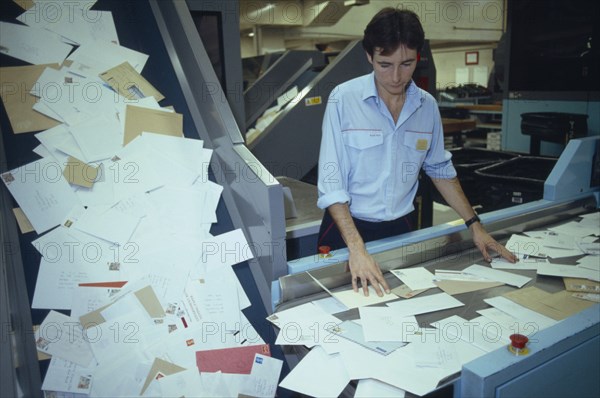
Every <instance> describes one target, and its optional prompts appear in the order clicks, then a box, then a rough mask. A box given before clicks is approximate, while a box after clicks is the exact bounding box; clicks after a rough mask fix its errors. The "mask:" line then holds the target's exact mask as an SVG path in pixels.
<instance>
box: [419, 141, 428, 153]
mask: <svg viewBox="0 0 600 398" xmlns="http://www.w3.org/2000/svg"><path fill="white" fill-rule="evenodd" d="M426 149H427V140H426V139H423V138H419V139H418V140H417V150H418V151H424V150H426Z"/></svg>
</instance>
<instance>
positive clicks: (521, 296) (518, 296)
mask: <svg viewBox="0 0 600 398" xmlns="http://www.w3.org/2000/svg"><path fill="white" fill-rule="evenodd" d="M503 296H504V297H506V298H508V299H510V300H512V301H514V302H515V303H517V304H520V305H522V306H524V307H527V308H529V309H530V310H533V311H535V312H539V313H540V314H542V315H545V316H547V317H550V318H552V319H555V320H557V321H560V320H562V319H565V318H568V317H569V316H571V315H573V314H576V313H577V312H579V311H581V310H584V309H586V308H587V307H591V306H592V305H594V304H595V303H593V302H591V301H587V300H581V299H578V298H575V297H573V296H571V293H570V292H567V291H565V290H562V291H560V292H558V293H548V292H546V291H545V290H542V289H539V288H537V287H534V286H531V287H527V288H524V289H519V290H514V291H512V292H508V293H505V294H504V295H503Z"/></svg>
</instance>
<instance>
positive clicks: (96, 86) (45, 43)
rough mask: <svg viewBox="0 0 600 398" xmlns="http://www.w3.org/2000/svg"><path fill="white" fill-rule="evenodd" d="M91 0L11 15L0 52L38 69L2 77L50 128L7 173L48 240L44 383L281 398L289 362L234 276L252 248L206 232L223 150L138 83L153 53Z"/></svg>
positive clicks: (21, 116) (24, 122) (20, 121)
mask: <svg viewBox="0 0 600 398" xmlns="http://www.w3.org/2000/svg"><path fill="white" fill-rule="evenodd" d="M94 3H95V1H85V2H67V1H65V2H61V1H53V2H44V1H41V2H34V3H33V4H32V5H33V7H32V8H30V9H29V10H28V11H26V12H25V13H24V14H23V15H21V16H20V17H19V18H18V19H19V21H20V22H22V23H23V24H24V25H23V24H18V23H14V24H13V23H7V22H0V30H1V35H0V46H1V50H2V52H3V53H5V54H8V55H10V56H13V57H15V58H19V59H21V60H23V61H25V62H27V63H31V64H33V65H30V66H19V67H5V68H2V69H1V75H2V79H3V84H2V88H3V89H2V92H1V93H0V94H1V95H2V100H3V102H4V104H5V107H6V109H7V113H8V116H9V120H10V122H11V125H12V127H13V130H14V133H24V132H30V131H40V132H38V133H36V134H35V137H36V138H37V139H38V140H39V146H37V147H36V148H35V149H34V151H35V153H37V154H38V155H39V156H40V158H39V159H38V160H36V161H34V162H31V163H28V164H24V165H22V166H20V167H18V168H15V169H13V170H9V171H7V172H5V173H3V174H2V175H1V178H2V181H3V183H4V185H5V186H6V187H7V188H8V190H9V191H10V193H11V194H12V196H13V197H14V199H15V200H16V202H17V203H18V205H19V208H18V209H15V215H16V216H17V218H18V221H19V224H20V226H21V229H22V231H23V232H25V231H27V230H28V229H27V228H29V230H31V231H35V232H36V233H37V234H38V235H39V237H38V238H37V239H35V240H34V241H33V245H34V247H35V249H36V250H37V251H39V253H40V255H41V262H40V266H39V273H38V277H37V283H36V286H35V292H34V294H33V302H32V308H34V309H43V310H50V311H49V313H48V315H47V317H46V318H45V319H44V321H43V322H42V324H41V325H37V326H38V327H37V328H36V332H35V342H36V345H37V348H38V351H39V353H40V355H42V356H43V355H50V356H51V359H50V364H49V367H48V369H47V372H46V374H45V377H44V380H43V385H42V389H43V390H44V391H46V392H50V391H51V392H52V394H53V395H52V396H55V397H58V396H71V395H72V394H74V393H76V394H82V395H81V396H103V397H104V396H106V397H108V396H110V397H116V396H128V397H129V396H237V395H238V394H239V393H242V394H246V395H249V396H261V397H262V396H265V397H271V396H274V395H275V389H276V387H277V383H278V381H279V376H280V372H281V366H282V362H281V361H280V360H278V359H275V358H272V357H271V352H270V348H269V345H268V344H265V342H264V341H263V340H262V338H261V337H260V336H259V335H258V333H257V332H256V330H255V329H254V328H253V326H252V325H251V324H250V323H249V321H248V320H247V318H246V317H245V316H244V314H243V313H242V310H243V309H245V308H248V307H250V305H251V303H250V301H249V299H248V297H247V295H246V293H245V292H244V289H243V287H242V285H241V283H240V282H239V280H238V278H237V276H236V274H235V272H234V270H233V269H232V266H233V265H235V264H238V263H240V262H243V261H246V260H248V259H250V258H252V257H253V253H252V250H251V248H250V246H249V245H248V242H247V241H246V238H245V236H244V234H243V232H242V230H239V229H238V230H234V231H231V232H227V233H223V234H221V235H218V236H212V235H211V233H210V228H211V225H212V224H213V223H216V222H217V221H218V220H217V213H216V209H217V204H218V202H219V200H220V196H221V192H222V187H221V186H220V185H218V184H216V183H214V182H212V181H211V180H210V179H209V174H208V173H209V165H210V160H211V155H212V150H210V149H207V148H204V146H203V142H202V141H201V140H195V139H188V138H184V134H183V116H182V114H179V113H177V112H175V110H174V109H170V108H168V107H164V106H161V105H159V101H161V100H163V99H164V96H163V95H162V94H161V93H160V92H159V91H158V90H157V89H156V88H155V87H154V86H153V85H152V84H150V83H149V82H148V81H147V80H146V79H145V78H144V77H143V76H142V75H141V72H142V70H143V68H144V65H145V64H146V62H147V61H148V56H147V55H145V54H142V53H139V52H137V51H134V50H131V49H128V48H125V47H123V46H120V45H119V44H118V36H117V34H116V32H117V31H116V28H115V26H114V22H113V18H112V14H111V12H110V11H99V10H95V9H94V10H90V7H92V6H93V5H94ZM100 4H102V2H100V3H99V5H100ZM61 6H62V9H61V8H60V7H61ZM56 7H59V11H60V12H59V14H58V15H55V18H49V17H48V18H36V16H39V15H40V14H41V15H45V16H48V13H49V12H52V10H55V11H56ZM60 15H64V16H67V15H71V18H70V19H69V20H62V19H61V18H60ZM89 15H93V16H94V18H93V20H90V19H89ZM86 16H87V17H86ZM49 21H51V22H49ZM24 99H25V100H24ZM67 314H68V315H67ZM78 396H79V395H78Z"/></svg>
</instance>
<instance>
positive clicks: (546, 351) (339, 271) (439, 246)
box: [271, 136, 600, 397]
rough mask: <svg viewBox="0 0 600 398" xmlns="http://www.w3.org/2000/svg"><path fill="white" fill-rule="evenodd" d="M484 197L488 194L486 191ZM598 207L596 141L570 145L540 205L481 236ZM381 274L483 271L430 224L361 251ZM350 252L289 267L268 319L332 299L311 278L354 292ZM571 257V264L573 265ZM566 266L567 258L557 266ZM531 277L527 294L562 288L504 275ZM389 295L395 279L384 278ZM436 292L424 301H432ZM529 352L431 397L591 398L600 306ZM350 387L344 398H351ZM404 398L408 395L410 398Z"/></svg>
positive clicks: (454, 229)
mask: <svg viewBox="0 0 600 398" xmlns="http://www.w3.org/2000/svg"><path fill="white" fill-rule="evenodd" d="M482 189H485V187H482ZM599 203H600V137H599V136H593V137H586V138H582V139H575V140H572V141H570V142H569V144H568V145H567V147H566V149H565V151H564V152H563V154H562V155H561V157H560V158H559V160H558V162H557V164H556V166H555V167H554V169H553V170H552V172H551V173H550V175H549V176H548V178H547V180H546V182H545V184H544V197H543V199H541V200H538V201H534V202H530V203H525V204H522V205H518V206H515V207H510V208H506V209H502V210H497V211H493V212H490V213H486V214H483V215H481V219H482V222H483V224H484V225H485V227H486V230H487V231H488V232H490V234H491V235H492V236H493V237H494V238H495V239H496V240H498V241H499V242H502V243H504V242H506V241H507V239H508V238H509V237H510V236H511V235H512V234H515V233H521V232H524V231H530V230H534V229H544V228H547V227H551V226H555V225H558V224H562V223H564V222H568V221H572V220H578V216H580V215H582V214H585V213H590V212H597V211H598V208H599ZM367 248H368V250H369V252H370V253H372V254H373V255H374V258H375V260H376V261H377V262H378V263H379V264H380V266H381V267H382V269H383V270H386V271H387V270H392V269H398V268H404V267H415V266H419V267H420V266H424V267H425V268H427V269H429V270H430V271H432V272H433V271H434V270H435V269H450V270H462V269H464V268H466V267H467V266H469V265H471V264H476V263H480V264H483V258H482V256H481V254H480V252H479V250H478V249H477V248H475V247H474V246H473V243H472V240H471V237H470V234H469V232H468V230H467V229H466V228H465V227H464V224H463V222H462V220H456V221H454V222H449V223H446V224H441V225H436V226H433V227H430V228H425V229H422V230H418V231H414V232H411V233H408V234H404V235H400V236H397V237H391V238H386V239H382V240H379V241H375V242H370V243H368V244H367ZM347 260H348V251H347V249H341V250H337V251H336V252H334V253H332V256H330V257H325V256H320V255H318V254H315V255H313V256H308V257H304V258H300V259H297V260H293V261H289V262H288V272H287V275H286V276H283V277H281V278H279V280H278V281H276V282H274V283H273V286H272V289H271V291H272V304H273V309H274V311H275V312H276V311H281V310H284V309H288V308H292V307H294V306H297V305H299V304H302V303H306V302H309V301H313V300H316V299H320V298H324V297H327V296H328V293H326V292H325V291H324V290H323V288H322V287H321V286H319V285H318V284H317V283H316V282H315V281H314V279H313V278H312V277H311V276H310V275H308V273H307V272H306V271H310V273H311V275H312V276H314V277H315V278H317V279H319V280H320V282H321V283H322V284H323V285H325V286H326V287H327V288H328V289H329V290H332V291H336V290H345V289H349V288H351V281H350V274H349V272H347V271H346V263H347ZM573 260H574V259H570V261H573ZM563 261H564V260H563ZM510 272H514V273H518V274H522V275H526V276H529V277H532V278H533V280H532V282H529V284H528V285H527V286H536V287H539V288H540V289H543V290H545V291H547V292H551V293H553V292H558V291H560V290H563V289H564V284H563V281H562V278H557V277H549V276H543V275H536V273H535V271H525V270H518V271H510ZM385 276H386V280H387V281H388V283H389V284H390V287H391V288H394V287H396V286H399V285H400V281H399V280H398V279H397V278H396V277H395V276H393V275H392V274H391V273H390V272H385ZM511 290H515V288H513V287H510V286H508V285H503V286H499V287H494V288H490V289H486V290H480V291H475V292H470V293H463V294H461V295H458V296H456V297H457V298H458V299H459V300H460V301H462V302H463V303H464V304H465V306H464V307H459V308H456V309H449V310H443V311H437V312H433V313H429V314H423V315H418V316H417V321H418V322H419V324H420V325H429V324H431V323H433V322H435V321H438V320H441V319H444V318H447V317H449V316H451V315H459V316H460V317H462V318H464V319H467V320H469V319H473V318H475V317H477V315H478V314H477V313H476V311H477V310H480V309H483V308H486V307H488V305H487V304H486V303H484V301H483V300H484V299H486V298H491V297H496V296H499V295H502V294H504V293H507V292H509V291H511ZM437 292H439V290H438V289H430V291H428V292H425V293H422V294H423V295H426V294H431V293H437ZM336 316H337V317H339V318H340V319H342V320H346V319H356V318H358V311H357V310H356V309H354V310H349V311H346V312H342V313H338V314H336ZM529 348H530V350H531V353H530V354H529V355H527V356H524V357H515V356H514V355H512V354H510V353H509V351H508V350H507V349H506V348H502V349H498V350H497V351H492V352H490V353H488V354H486V355H484V356H482V357H480V358H478V359H476V360H474V361H472V362H469V363H467V364H465V365H463V368H462V371H461V372H460V373H458V374H455V375H453V376H451V377H449V378H448V379H446V380H444V381H443V382H441V383H440V384H439V386H438V389H437V390H436V392H434V393H433V394H435V393H438V394H444V396H452V395H453V396H455V397H475V396H485V397H508V396H523V397H525V396H561V397H571V396H572V397H576V396H597V395H598V394H599V393H600V384H599V383H598V381H597V373H598V371H599V365H598V363H599V361H598V360H599V359H600V305H598V304H595V305H594V306H593V307H591V308H588V309H586V310H584V311H582V312H580V313H578V314H575V315H573V316H571V317H569V318H567V319H565V320H563V321H562V322H559V323H558V324H556V325H555V326H552V327H549V328H547V329H544V330H542V331H540V332H538V333H537V334H536V335H535V342H531V343H530V346H529ZM287 352H288V355H287V357H288V362H289V363H290V364H292V365H291V366H293V364H295V363H296V362H297V361H298V360H299V359H301V358H302V356H303V355H304V354H305V350H303V349H301V350H297V349H292V348H291V347H288V350H287ZM353 391H354V385H352V384H350V385H349V386H348V387H347V388H346V389H345V390H344V395H348V396H351V395H352V393H353ZM407 396H409V394H408V395H407Z"/></svg>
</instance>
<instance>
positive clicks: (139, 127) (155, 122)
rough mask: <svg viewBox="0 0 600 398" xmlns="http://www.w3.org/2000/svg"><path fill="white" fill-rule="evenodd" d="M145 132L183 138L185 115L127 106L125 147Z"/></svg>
mask: <svg viewBox="0 0 600 398" xmlns="http://www.w3.org/2000/svg"><path fill="white" fill-rule="evenodd" d="M144 131H146V132H148V133H157V134H164V135H170V136H174V137H183V115H182V114H180V113H175V112H167V111H161V110H158V109H148V108H141V107H139V106H134V105H127V110H126V111H125V137H124V138H123V145H127V144H129V143H130V142H131V141H133V140H134V139H135V138H136V137H137V136H139V135H140V134H142V132H144Z"/></svg>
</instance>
